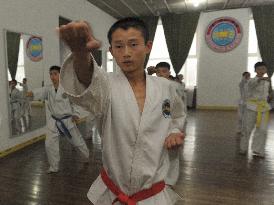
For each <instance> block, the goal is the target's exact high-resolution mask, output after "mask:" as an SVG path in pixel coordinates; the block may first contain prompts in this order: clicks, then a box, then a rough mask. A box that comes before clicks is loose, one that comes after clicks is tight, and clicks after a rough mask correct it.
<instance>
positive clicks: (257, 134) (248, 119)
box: [240, 109, 268, 156]
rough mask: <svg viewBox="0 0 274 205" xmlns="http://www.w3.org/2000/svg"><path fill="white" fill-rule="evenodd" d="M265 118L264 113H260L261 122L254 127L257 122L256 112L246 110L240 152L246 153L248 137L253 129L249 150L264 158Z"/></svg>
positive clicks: (266, 124)
mask: <svg viewBox="0 0 274 205" xmlns="http://www.w3.org/2000/svg"><path fill="white" fill-rule="evenodd" d="M265 118H266V112H263V113H262V120H261V124H260V126H259V127H255V125H256V120H257V112H256V111H253V110H249V109H246V111H245V114H244V133H243V135H242V136H241V142H240V149H241V151H244V152H245V151H247V150H248V145H249V139H250V135H251V133H252V131H253V129H254V128H255V131H254V135H253V141H252V146H251V149H252V151H253V152H257V153H259V154H260V155H262V156H264V148H265V142H266V134H267V126H268V121H267V120H266V119H265Z"/></svg>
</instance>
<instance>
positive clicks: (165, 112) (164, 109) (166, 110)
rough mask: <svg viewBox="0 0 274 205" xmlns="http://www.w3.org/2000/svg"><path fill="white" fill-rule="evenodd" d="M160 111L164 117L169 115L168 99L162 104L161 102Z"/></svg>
mask: <svg viewBox="0 0 274 205" xmlns="http://www.w3.org/2000/svg"><path fill="white" fill-rule="evenodd" d="M162 112H163V115H164V117H165V118H169V117H170V100H169V99H165V100H164V102H163V104H162Z"/></svg>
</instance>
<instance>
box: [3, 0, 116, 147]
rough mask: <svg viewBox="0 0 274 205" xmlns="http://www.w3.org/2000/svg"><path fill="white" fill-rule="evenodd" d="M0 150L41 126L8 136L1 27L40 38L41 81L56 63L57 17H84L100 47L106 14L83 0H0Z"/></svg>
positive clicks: (109, 21) (107, 19) (104, 42)
mask: <svg viewBox="0 0 274 205" xmlns="http://www.w3.org/2000/svg"><path fill="white" fill-rule="evenodd" d="M0 5H1V6H0V72H1V73H2V74H1V75H0V96H1V97H0V107H1V112H0V151H3V150H5V149H8V148H10V147H13V146H15V145H17V144H20V143H23V142H25V141H27V140H29V139H31V138H33V137H35V136H38V135H40V134H43V133H44V132H45V128H42V129H39V130H35V131H33V132H30V133H26V134H25V135H23V136H20V137H15V138H9V136H10V131H9V119H8V101H7V99H8V95H7V80H8V79H7V70H6V69H7V67H6V51H5V37H4V36H5V35H4V30H10V31H15V32H22V33H27V34H34V35H38V36H41V37H42V38H43V57H44V60H43V64H44V67H43V69H44V76H45V79H44V80H45V84H49V83H50V79H49V78H48V68H49V67H50V66H51V65H59V61H60V60H59V59H60V57H59V39H58V37H57V35H56V32H55V28H56V27H57V26H58V25H59V16H62V17H65V18H67V19H71V20H79V19H84V20H87V21H88V22H89V23H90V24H91V26H92V28H93V32H94V35H95V36H97V38H98V39H100V40H101V41H102V49H103V50H104V51H106V50H107V49H108V43H107V37H106V36H107V31H108V29H109V27H110V25H112V24H113V22H114V21H115V19H114V18H112V17H111V16H109V15H108V14H106V13H104V12H102V11H101V10H99V9H97V8H96V7H94V6H93V5H91V4H90V3H88V2H87V1H86V0H47V1H37V0H24V1H22V0H9V1H7V0H0Z"/></svg>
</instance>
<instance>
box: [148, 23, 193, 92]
mask: <svg viewBox="0 0 274 205" xmlns="http://www.w3.org/2000/svg"><path fill="white" fill-rule="evenodd" d="M196 50H197V49H196V34H195V36H194V38H193V41H192V45H191V48H190V51H189V55H188V57H187V59H186V62H185V64H184V65H183V67H182V69H181V71H180V73H179V74H183V75H184V82H185V84H186V87H194V86H196V84H197V54H196ZM161 61H165V62H168V63H169V64H170V66H171V69H170V72H171V75H173V76H175V71H174V69H173V66H172V64H171V60H170V57H169V53H168V48H167V44H166V39H165V34H164V28H163V25H162V22H161V20H159V22H158V26H157V29H156V33H155V37H154V41H153V46H152V50H151V53H150V56H149V61H148V63H147V67H149V66H155V65H156V64H157V63H159V62H161Z"/></svg>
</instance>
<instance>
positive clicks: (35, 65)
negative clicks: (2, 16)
mask: <svg viewBox="0 0 274 205" xmlns="http://www.w3.org/2000/svg"><path fill="white" fill-rule="evenodd" d="M6 45H7V72H8V93H9V101H8V103H9V109H10V114H9V117H10V129H11V136H12V137H15V136H20V135H22V134H24V133H26V132H29V131H32V130H35V129H38V128H41V127H43V126H45V125H46V113H45V104H44V102H43V101H34V100H33V99H32V98H31V97H27V95H26V93H27V92H28V91H29V90H32V89H35V88H40V87H42V86H43V85H44V81H43V79H44V76H43V73H44V72H43V55H42V54H43V52H42V51H43V46H42V38H41V37H38V36H34V35H29V34H23V33H16V32H11V31H6Z"/></svg>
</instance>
